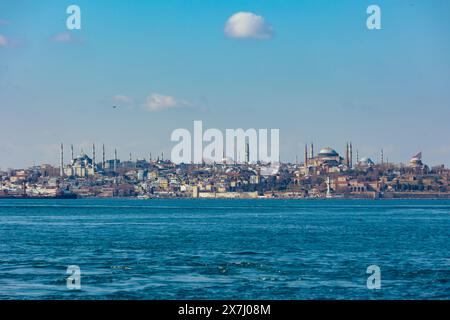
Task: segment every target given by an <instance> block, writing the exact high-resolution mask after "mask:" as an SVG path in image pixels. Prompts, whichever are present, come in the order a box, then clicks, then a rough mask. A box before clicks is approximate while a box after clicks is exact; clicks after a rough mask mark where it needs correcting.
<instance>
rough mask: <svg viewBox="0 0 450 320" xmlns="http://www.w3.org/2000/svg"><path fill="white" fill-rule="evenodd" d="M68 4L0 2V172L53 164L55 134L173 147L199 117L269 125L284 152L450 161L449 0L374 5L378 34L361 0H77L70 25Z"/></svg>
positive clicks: (221, 123)
mask: <svg viewBox="0 0 450 320" xmlns="http://www.w3.org/2000/svg"><path fill="white" fill-rule="evenodd" d="M70 4H73V3H68V2H67V3H65V2H61V3H55V2H54V1H41V2H39V3H36V2H33V1H14V2H12V1H10V2H8V1H5V2H2V3H1V4H0V112H1V118H2V121H1V124H0V134H1V135H2V137H3V139H2V141H1V142H0V154H1V158H0V168H1V169H6V168H25V167H29V166H32V165H38V164H43V163H50V164H54V165H57V164H58V157H57V155H58V150H59V145H60V142H61V141H67V143H65V144H67V145H70V144H73V145H74V146H79V149H81V148H83V149H85V150H89V146H90V145H92V143H93V140H96V141H98V142H100V143H97V144H98V145H100V144H101V143H104V144H105V145H106V146H109V148H112V149H114V148H117V150H118V152H119V157H120V156H121V157H122V158H127V155H128V154H129V153H132V154H133V155H134V156H133V157H134V158H147V157H148V154H149V152H154V153H155V154H161V153H162V152H163V153H164V154H165V155H167V156H169V155H170V150H171V148H172V147H173V145H174V143H172V142H171V141H170V133H171V132H172V131H173V130H175V129H177V128H191V126H192V122H193V121H194V120H198V119H201V120H203V121H204V122H205V124H206V126H208V127H215V128H220V129H225V128H243V129H247V128H279V129H280V155H281V161H282V162H291V163H294V162H295V159H296V156H298V157H299V159H301V158H302V150H303V148H304V145H305V144H306V143H310V142H311V141H313V142H314V144H315V145H316V146H317V147H318V148H320V147H328V146H329V147H333V148H335V149H336V150H338V152H339V153H341V154H343V150H344V148H345V143H346V142H347V141H352V142H353V145H354V146H357V148H358V150H359V154H360V156H361V157H363V156H366V157H371V158H372V159H373V160H374V161H377V160H378V159H379V157H380V152H381V149H383V150H384V153H385V154H386V156H387V157H388V158H389V161H391V162H395V163H400V162H405V163H406V162H407V161H408V160H409V159H410V157H411V156H412V155H414V154H415V153H417V152H419V151H422V152H423V154H424V162H425V163H427V164H429V165H430V166H433V165H439V164H445V165H446V167H449V166H450V145H449V144H448V136H449V135H450V128H449V126H448V124H447V122H448V121H447V119H448V118H450V108H449V106H450V93H449V92H448V90H447V88H448V87H449V86H450V73H449V72H448V70H449V69H450V61H449V59H448V56H450V40H449V39H450V37H449V32H450V31H449V30H450V21H449V20H448V19H446V12H448V10H449V9H450V4H449V3H448V2H446V1H437V0H436V1H414V2H411V1H398V2H395V3H392V2H388V1H376V4H377V5H379V6H380V8H381V11H382V29H381V30H368V29H367V28H366V19H367V13H366V8H367V6H368V5H370V4H372V3H369V2H367V3H364V2H356V1H349V2H346V3H331V4H330V3H325V2H317V1H305V2H302V3H298V2H294V1H286V2H275V1H267V2H259V1H227V2H219V3H217V2H213V1H190V2H189V4H186V3H183V2H182V1H151V2H146V3H139V4H132V5H130V4H126V3H125V2H119V1H112V2H108V4H104V3H101V2H96V3H92V2H89V1H76V2H75V3H74V4H76V5H78V6H80V8H81V12H82V24H81V26H82V28H81V30H70V31H69V30H67V29H66V25H65V23H66V18H67V17H68V15H67V13H66V8H67V6H69V5H70ZM242 21H244V22H248V23H253V24H251V26H253V27H252V28H249V29H245V30H244V31H243V32H238V31H242V30H241V29H236V28H235V26H236V23H242ZM255 25H256V26H255ZM113 146H114V147H113Z"/></svg>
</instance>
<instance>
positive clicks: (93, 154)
mask: <svg viewBox="0 0 450 320" xmlns="http://www.w3.org/2000/svg"><path fill="white" fill-rule="evenodd" d="M92 165H93V166H94V167H95V143H93V144H92Z"/></svg>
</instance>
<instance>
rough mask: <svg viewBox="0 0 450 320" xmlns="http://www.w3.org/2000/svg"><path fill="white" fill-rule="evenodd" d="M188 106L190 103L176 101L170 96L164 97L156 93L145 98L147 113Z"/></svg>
mask: <svg viewBox="0 0 450 320" xmlns="http://www.w3.org/2000/svg"><path fill="white" fill-rule="evenodd" d="M188 106H190V103H189V102H187V101H184V100H178V99H176V98H175V97H172V96H165V95H162V94H158V93H152V94H151V95H150V96H149V97H147V103H146V108H147V110H148V111H160V110H165V109H171V108H183V107H188Z"/></svg>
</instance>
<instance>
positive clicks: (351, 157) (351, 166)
mask: <svg viewBox="0 0 450 320" xmlns="http://www.w3.org/2000/svg"><path fill="white" fill-rule="evenodd" d="M350 168H353V146H352V143H351V142H350Z"/></svg>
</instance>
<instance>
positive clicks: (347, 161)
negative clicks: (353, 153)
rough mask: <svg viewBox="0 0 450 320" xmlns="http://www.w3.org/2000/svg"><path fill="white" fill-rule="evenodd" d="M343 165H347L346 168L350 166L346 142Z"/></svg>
mask: <svg viewBox="0 0 450 320" xmlns="http://www.w3.org/2000/svg"><path fill="white" fill-rule="evenodd" d="M345 165H346V166H347V168H349V167H350V153H349V150H348V142H347V145H346V146H345Z"/></svg>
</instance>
